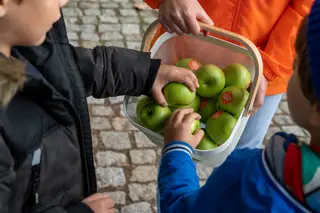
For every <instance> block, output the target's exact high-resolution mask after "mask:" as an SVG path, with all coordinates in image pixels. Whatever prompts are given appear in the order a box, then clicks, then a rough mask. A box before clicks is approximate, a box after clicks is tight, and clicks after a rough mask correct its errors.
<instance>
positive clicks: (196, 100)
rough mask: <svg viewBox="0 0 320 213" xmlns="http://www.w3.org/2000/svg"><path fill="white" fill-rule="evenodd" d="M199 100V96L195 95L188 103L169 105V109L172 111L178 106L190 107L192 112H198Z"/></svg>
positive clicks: (178, 107)
mask: <svg viewBox="0 0 320 213" xmlns="http://www.w3.org/2000/svg"><path fill="white" fill-rule="evenodd" d="M200 102H201V98H200V96H199V95H196V97H195V98H194V100H193V101H192V102H191V103H190V104H188V105H176V106H171V107H170V109H171V111H172V112H174V111H176V110H177V109H180V108H192V109H193V111H194V112H198V110H199V107H200Z"/></svg>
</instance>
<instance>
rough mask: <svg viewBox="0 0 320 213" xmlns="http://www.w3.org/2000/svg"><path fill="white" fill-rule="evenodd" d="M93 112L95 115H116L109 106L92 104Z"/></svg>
mask: <svg viewBox="0 0 320 213" xmlns="http://www.w3.org/2000/svg"><path fill="white" fill-rule="evenodd" d="M91 113H92V115H93V116H114V115H115V113H114V112H113V110H112V108H111V107H109V106H103V105H102V106H92V107H91Z"/></svg>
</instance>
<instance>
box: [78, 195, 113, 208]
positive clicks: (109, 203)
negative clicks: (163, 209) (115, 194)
mask: <svg viewBox="0 0 320 213" xmlns="http://www.w3.org/2000/svg"><path fill="white" fill-rule="evenodd" d="M82 202H83V203H85V204H86V205H87V206H89V207H90V208H91V209H92V210H93V212H94V213H114V212H115V209H114V201H113V200H112V199H111V198H110V197H109V195H107V194H102V193H96V194H94V195H91V196H90V197H87V198H86V199H84V200H83V201H82Z"/></svg>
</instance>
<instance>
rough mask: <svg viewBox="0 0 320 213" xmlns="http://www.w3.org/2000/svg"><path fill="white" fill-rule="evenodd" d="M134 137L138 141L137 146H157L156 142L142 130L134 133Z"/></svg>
mask: <svg viewBox="0 0 320 213" xmlns="http://www.w3.org/2000/svg"><path fill="white" fill-rule="evenodd" d="M134 138H135V142H136V146H137V147H138V148H150V147H151V148H152V147H157V145H155V144H154V143H152V142H151V141H150V140H149V138H148V137H147V136H145V134H143V133H142V132H140V131H139V132H135V133H134Z"/></svg>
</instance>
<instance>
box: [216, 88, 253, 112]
mask: <svg viewBox="0 0 320 213" xmlns="http://www.w3.org/2000/svg"><path fill="white" fill-rule="evenodd" d="M248 97H249V92H248V91H247V90H246V89H244V88H241V87H238V86H229V87H226V88H225V89H224V90H223V91H222V92H221V93H220V95H219V97H218V105H219V107H220V108H221V109H223V110H225V111H227V112H229V113H231V114H232V115H234V116H239V115H240V114H241V112H242V110H243V108H244V106H245V105H246V103H247V100H248Z"/></svg>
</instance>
